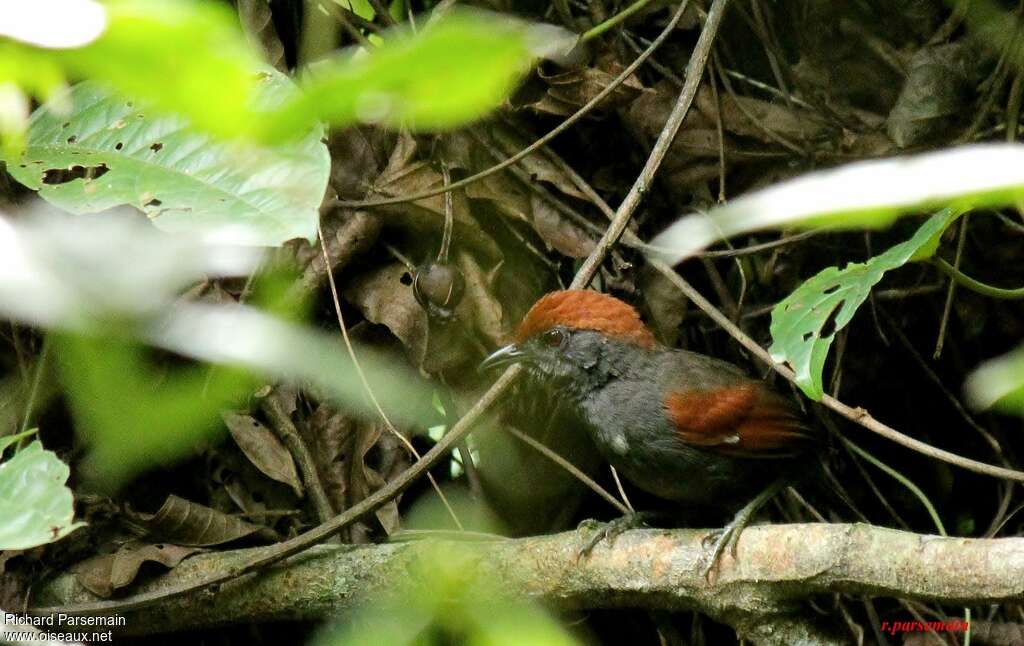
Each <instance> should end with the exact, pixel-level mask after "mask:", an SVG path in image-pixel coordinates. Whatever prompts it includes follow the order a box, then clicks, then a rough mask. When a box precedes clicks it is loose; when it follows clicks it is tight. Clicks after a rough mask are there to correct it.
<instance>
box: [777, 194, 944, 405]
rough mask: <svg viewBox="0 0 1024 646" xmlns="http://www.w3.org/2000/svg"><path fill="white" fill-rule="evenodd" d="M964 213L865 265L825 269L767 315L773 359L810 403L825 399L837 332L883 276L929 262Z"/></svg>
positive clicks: (930, 224)
mask: <svg viewBox="0 0 1024 646" xmlns="http://www.w3.org/2000/svg"><path fill="white" fill-rule="evenodd" d="M962 213H963V210H962V209H951V208H950V209H944V210H943V211H940V212H939V213H936V214H935V215H933V216H932V217H931V218H929V219H928V221H927V222H925V223H924V224H923V225H922V226H921V228H919V229H918V230H917V232H916V233H915V234H914V236H913V237H912V238H910V240H907V241H906V242H903V243H900V244H898V245H896V246H894V247H892V248H891V249H889V250H888V251H886V252H885V253H883V254H881V255H878V256H875V257H874V258H871V259H870V260H868V261H867V262H853V263H849V264H848V265H846V267H844V268H842V269H839V268H838V267H829V268H827V269H824V270H822V271H821V272H819V273H818V274H817V275H816V276H814V277H813V278H811V279H810V280H808V281H806V282H805V283H804V284H803V285H800V287H798V288H796V289H795V290H794V291H793V293H792V294H790V295H789V296H787V297H786V298H785V299H784V300H783V301H781V302H780V303H779V304H777V305H776V306H775V308H774V309H772V324H771V332H772V339H773V342H772V345H771V347H770V348H768V351H769V352H770V353H771V355H772V359H774V360H775V361H778V362H784V363H787V364H789V366H790V367H791V368H793V371H794V372H796V383H797V385H798V386H800V389H801V390H803V391H804V393H806V394H807V396H808V397H810V398H811V399H814V400H820V399H821V397H822V395H823V394H824V387H823V385H822V376H821V375H822V370H823V369H824V366H825V358H826V357H827V356H828V350H829V348H830V347H831V346H832V341H833V339H834V338H835V335H836V332H838V331H839V330H841V329H843V328H844V327H846V324H847V323H849V322H850V321H851V320H852V319H853V315H854V314H856V312H857V308H859V307H860V306H861V304H862V303H863V302H864V301H865V299H867V297H868V295H869V294H870V292H871V288H872V287H874V286H875V285H876V284H878V282H879V281H880V280H882V277H883V276H884V275H885V272H887V271H890V270H892V269H896V268H897V267H901V266H903V265H904V264H906V263H908V262H913V261H917V260H923V259H925V258H928V257H930V256H932V254H934V253H935V249H936V247H937V246H938V243H939V237H940V236H941V235H942V232H943V231H945V230H946V227H948V226H949V225H950V224H952V223H953V221H954V220H956V218H957V217H959V216H960V215H961V214H962Z"/></svg>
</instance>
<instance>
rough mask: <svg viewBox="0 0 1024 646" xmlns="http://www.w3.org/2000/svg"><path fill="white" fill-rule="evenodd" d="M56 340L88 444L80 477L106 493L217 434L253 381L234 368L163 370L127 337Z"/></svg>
mask: <svg viewBox="0 0 1024 646" xmlns="http://www.w3.org/2000/svg"><path fill="white" fill-rule="evenodd" d="M56 343H57V350H58V352H57V356H58V357H59V359H60V365H61V374H62V380H63V383H64V386H65V388H66V389H67V392H68V396H69V399H70V403H71V408H72V411H73V412H74V414H75V421H76V430H77V431H78V433H79V436H80V437H81V439H82V440H83V443H84V444H85V445H86V446H88V447H89V449H90V450H89V454H88V457H87V459H86V461H85V462H84V463H83V465H82V474H83V476H84V477H85V478H86V479H88V480H89V481H90V484H91V485H92V486H93V487H95V488H96V489H98V490H103V491H107V492H110V491H114V490H115V489H116V488H117V487H118V486H120V485H121V484H122V483H123V482H125V481H126V480H128V479H129V478H131V477H133V476H135V475H137V474H138V473H140V472H142V471H144V470H146V469H147V468H149V467H151V466H153V465H156V464H163V465H170V464H172V463H173V461H175V460H177V459H180V458H182V457H184V456H187V455H189V454H191V453H192V452H193V451H194V450H195V448H196V447H197V446H201V445H203V444H205V443H209V442H213V441H215V440H217V439H219V438H220V436H222V435H223V433H224V427H223V424H221V422H220V411H221V410H224V409H226V408H230V407H232V406H236V405H237V404H238V402H239V401H241V400H243V399H244V397H245V394H246V393H247V392H248V391H249V390H251V388H252V387H254V386H255V382H254V381H253V380H252V379H251V378H249V377H247V376H246V375H244V374H242V373H240V372H238V371H234V370H225V369H218V370H214V371H212V372H211V371H210V369H209V368H207V367H203V366H185V367H181V368H177V369H171V370H160V371H158V370H157V369H156V367H155V366H153V365H151V364H150V363H149V362H147V361H145V360H144V355H143V350H142V346H141V345H140V344H138V343H136V342H133V341H131V340H127V339H124V338H115V337H107V336H91V335H77V334H63V335H59V336H58V337H57V338H56Z"/></svg>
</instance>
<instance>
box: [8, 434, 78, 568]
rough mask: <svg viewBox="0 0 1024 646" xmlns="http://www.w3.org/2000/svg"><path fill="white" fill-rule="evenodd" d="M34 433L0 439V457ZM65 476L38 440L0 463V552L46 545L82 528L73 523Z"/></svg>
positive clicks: (66, 471) (65, 470) (67, 472)
mask: <svg viewBox="0 0 1024 646" xmlns="http://www.w3.org/2000/svg"><path fill="white" fill-rule="evenodd" d="M33 432H34V431H30V432H28V433H22V434H20V435H14V436H7V437H4V438H0V457H2V455H3V453H4V450H5V449H6V448H7V447H9V446H10V445H11V444H12V443H14V442H15V441H17V440H19V439H21V438H22V437H25V436H27V435H30V434H31V433H33ZM68 475H70V470H69V469H68V466H67V465H66V464H64V463H63V462H61V461H60V459H59V458H58V457H57V454H55V453H54V452H52V451H46V450H44V449H43V445H42V444H41V443H40V442H39V440H36V441H34V442H32V443H31V444H29V445H28V446H26V447H25V448H24V449H22V450H20V451H18V452H17V453H15V454H14V456H13V457H11V458H10V459H9V460H6V461H3V462H0V518H3V522H2V523H0V550H27V549H29V548H32V547H38V546H39V545H46V544H47V543H52V542H54V541H56V540H59V539H61V538H63V537H65V536H67V535H68V534H70V533H71V532H73V531H75V530H76V529H78V528H79V527H82V526H84V525H85V523H76V522H74V516H75V510H74V497H73V496H72V494H71V490H70V489H68V488H67V487H66V486H64V483H65V482H67V479H68Z"/></svg>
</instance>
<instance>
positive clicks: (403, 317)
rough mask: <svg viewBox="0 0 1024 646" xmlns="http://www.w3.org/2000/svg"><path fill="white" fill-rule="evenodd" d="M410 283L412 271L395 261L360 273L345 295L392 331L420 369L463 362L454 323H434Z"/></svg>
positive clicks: (431, 371) (369, 317) (433, 369)
mask: <svg viewBox="0 0 1024 646" xmlns="http://www.w3.org/2000/svg"><path fill="white" fill-rule="evenodd" d="M411 284H412V277H411V275H410V273H409V270H408V269H407V268H406V267H405V265H403V264H401V263H397V262H396V263H392V264H390V265H384V266H381V267H376V268H374V269H370V270H368V271H366V272H363V273H362V274H359V275H358V276H356V277H355V278H353V279H352V280H351V281H350V282H349V283H348V285H346V286H345V288H344V292H343V294H344V297H345V300H347V301H349V302H350V303H352V304H353V305H355V306H356V307H358V308H359V310H360V311H361V312H362V314H363V316H364V317H365V318H366V320H368V321H370V322H371V323H376V324H378V325H384V326H386V327H387V328H388V329H389V330H391V333H392V334H394V335H395V336H396V337H398V340H399V341H401V342H402V345H403V346H405V350H406V353H407V355H408V356H409V359H410V360H411V361H412V363H413V364H414V365H416V366H418V367H419V368H420V369H421V370H423V371H425V372H427V373H428V374H436V373H438V372H442V371H445V370H448V369H450V368H453V367H457V366H459V365H462V364H463V363H465V361H466V352H465V349H464V347H463V344H462V343H460V342H459V337H458V336H457V333H456V328H455V326H431V325H430V322H429V320H428V318H427V313H426V311H424V309H423V307H422V306H421V305H420V304H419V303H418V302H417V301H416V297H415V296H414V295H413V291H412V287H411Z"/></svg>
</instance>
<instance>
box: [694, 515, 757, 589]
mask: <svg viewBox="0 0 1024 646" xmlns="http://www.w3.org/2000/svg"><path fill="white" fill-rule="evenodd" d="M738 520H739V514H737V518H734V519H733V520H732V522H730V523H729V524H728V525H726V526H725V527H723V528H721V529H716V530H715V531H713V532H711V533H710V534H708V535H707V536H705V537H704V540H703V541H702V542H701V543H702V547H703V548H704V549H708V547H709V546H710V547H711V556H710V557H709V558H708V561H707V564H706V565H705V566H704V571H703V574H704V580H705V581H711V573H712V572H713V571H714V570H715V568H716V566H717V565H718V559H719V558H720V557H721V556H722V553H723V552H725V548H727V547H728V548H729V555H730V556H732V557H733V558H734V559H735V558H736V546H737V545H738V544H739V539H740V532H742V531H743V529H744V527H746V525H747V523H748V522H749V520H747V521H744V522H743V523H742V525H741V524H740V523H738V522H737V521H738Z"/></svg>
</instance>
